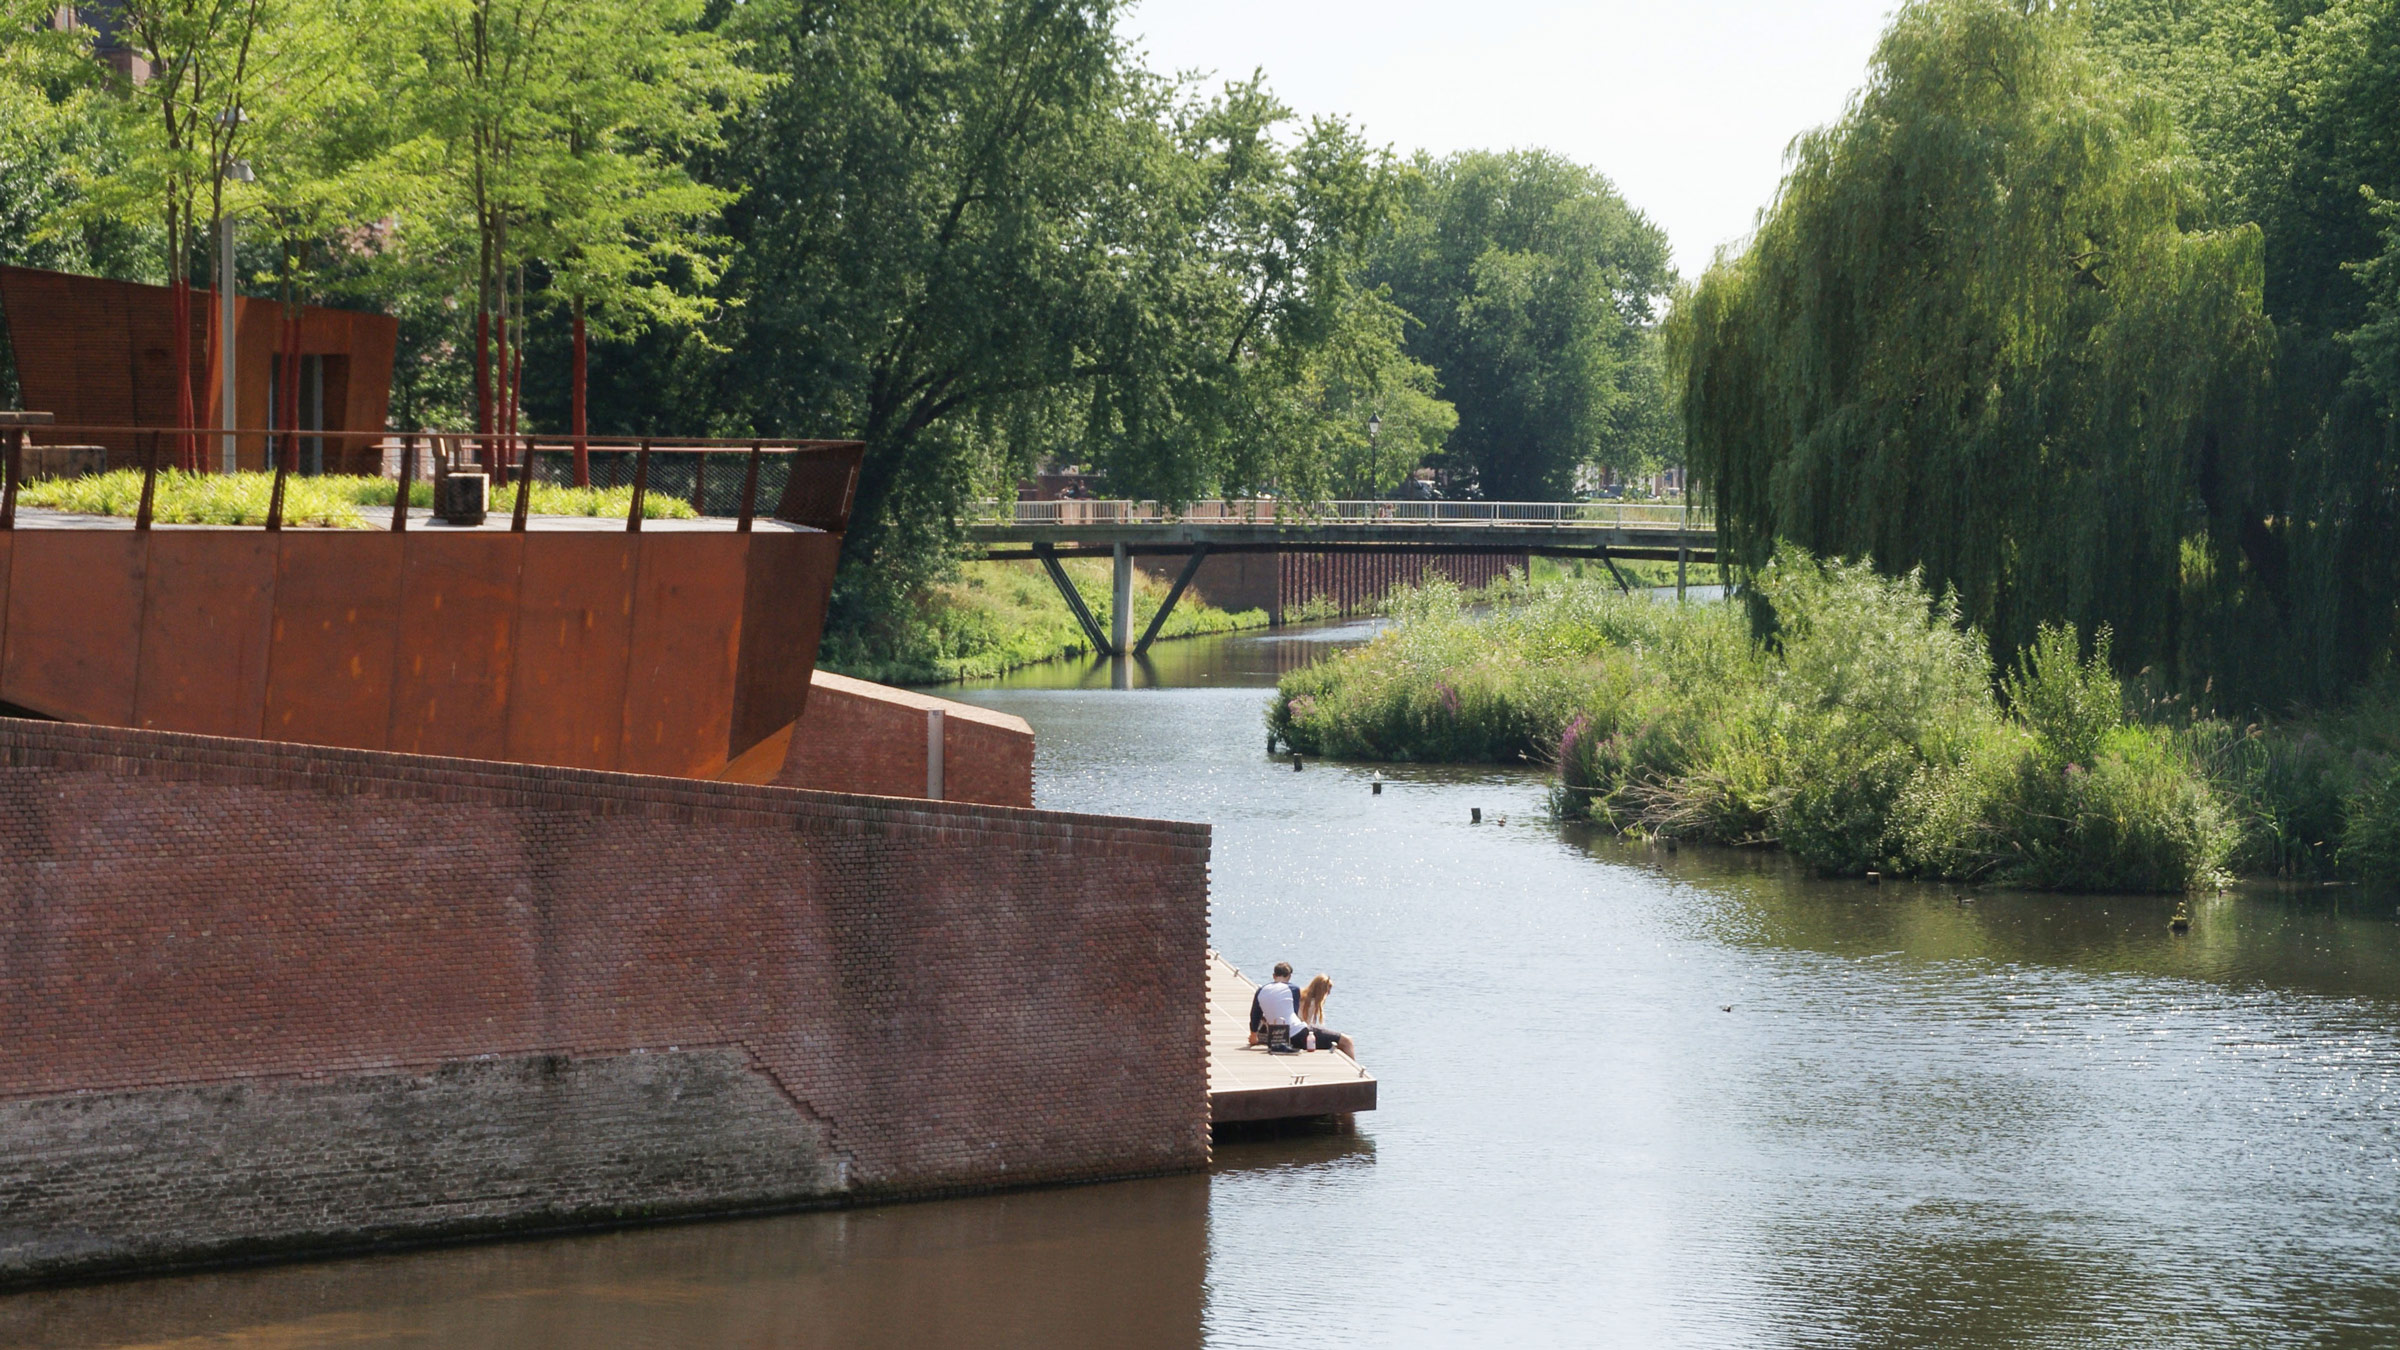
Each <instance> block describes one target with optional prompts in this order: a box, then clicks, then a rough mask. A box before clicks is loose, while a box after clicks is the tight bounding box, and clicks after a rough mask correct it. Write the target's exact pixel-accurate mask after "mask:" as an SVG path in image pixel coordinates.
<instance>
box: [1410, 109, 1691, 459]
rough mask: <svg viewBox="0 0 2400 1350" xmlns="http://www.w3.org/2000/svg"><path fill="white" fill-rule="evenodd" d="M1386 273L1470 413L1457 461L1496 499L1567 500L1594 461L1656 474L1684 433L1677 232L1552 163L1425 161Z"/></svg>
mask: <svg viewBox="0 0 2400 1350" xmlns="http://www.w3.org/2000/svg"><path fill="white" fill-rule="evenodd" d="M1373 275H1374V277H1375V279H1376V280H1378V281H1380V282H1382V283H1384V284H1385V285H1387V286H1388V287H1389V289H1390V294H1391V298H1392V300H1393V301H1394V302H1395V303H1396V304H1398V305H1399V306H1400V308H1401V309H1403V310H1405V311H1406V312H1407V313H1408V314H1409V315H1410V316H1412V317H1413V318H1414V319H1415V321H1416V325H1415V326H1414V327H1413V328H1412V330H1411V332H1410V334H1409V338H1408V351H1409V354H1410V355H1411V356H1413V357H1415V358H1416V359H1417V360H1419V361H1422V362H1424V363H1425V364H1427V365H1430V366H1432V367H1433V369H1434V371H1435V372H1436V375H1437V378H1438V382H1439V384H1438V387H1439V390H1440V392H1441V396H1442V397H1443V398H1445V399H1448V400H1449V401H1450V402H1451V403H1452V404H1454V405H1455V406H1456V407H1457V410H1458V430H1457V433H1456V434H1455V435H1453V436H1452V437H1451V438H1450V441H1449V448H1448V451H1447V459H1448V461H1449V462H1450V463H1451V464H1452V465H1453V466H1454V473H1455V475H1456V478H1457V480H1459V481H1463V482H1464V483H1466V484H1468V485H1470V486H1471V488H1472V489H1473V490H1475V491H1477V492H1479V493H1480V494H1481V495H1483V496H1485V497H1491V498H1498V499H1516V500H1533V499H1539V500H1556V499H1558V498H1560V497H1563V496H1566V495H1568V494H1569V493H1570V492H1571V491H1572V489H1573V487H1574V479H1575V471H1576V469H1578V468H1579V467H1581V466H1583V465H1586V464H1597V465H1607V466H1610V467H1613V468H1617V469H1620V470H1635V469H1640V468H1645V467H1649V466H1650V465H1651V464H1652V463H1654V462H1655V461H1654V458H1653V457H1654V456H1657V455H1659V454H1660V453H1661V452H1662V450H1664V449H1665V448H1666V447H1665V446H1664V445H1662V440H1663V438H1662V437H1661V435H1660V434H1659V431H1660V429H1661V428H1662V427H1663V426H1667V425H1671V416H1672V415H1671V413H1669V412H1668V411H1667V410H1666V409H1665V408H1664V407H1663V406H1662V404H1663V402H1664V394H1663V386H1662V384H1661V383H1660V381H1659V379H1658V358H1657V354H1656V348H1655V342H1656V337H1655V327H1656V321H1657V318H1658V314H1659V311H1660V308H1661V306H1662V302H1663V301H1664V299H1665V298H1666V292H1667V290H1668V288H1669V286H1670V285H1671V284H1672V283H1673V273H1672V271H1671V269H1670V267H1669V264H1668V253H1667V240H1666V235H1665V233H1664V232H1663V231H1661V230H1660V229H1659V228H1658V227H1657V226H1656V225H1654V224H1652V223H1651V222H1650V221H1649V220H1648V219H1646V218H1645V217H1643V216H1642V214H1641V213H1640V212H1638V211H1635V210H1634V209H1633V208H1632V207H1630V206H1628V205H1627V204H1626V203H1625V200H1624V199H1623V198H1622V197H1620V196H1618V195H1617V192H1616V189H1615V188H1613V187H1611V186H1610V185H1609V182H1608V180H1607V179H1605V178H1603V177H1601V176H1600V175H1599V174H1597V173H1595V172H1593V171H1592V170H1590V169H1587V168H1584V167H1582V166H1581V165H1578V164H1574V163H1571V162H1569V161H1567V160H1564V159H1561V158H1559V157H1558V156H1556V155H1552V154H1548V153H1546V152H1543V151H1512V152H1509V153H1506V154H1490V153H1474V154H1461V155H1453V156H1451V157H1449V158H1447V159H1440V160H1435V159H1420V160H1419V162H1418V164H1417V174H1416V190H1415V192H1414V194H1413V197H1412V200H1411V202H1410V204H1409V207H1408V209H1407V211H1406V212H1405V214H1404V215H1403V216H1402V218H1401V220H1400V223H1399V225H1398V227H1397V228H1396V229H1395V230H1394V231H1393V233H1392V235H1391V237H1390V238H1389V239H1388V241H1386V242H1385V243H1384V244H1383V245H1382V247H1381V249H1380V250H1379V253H1378V256H1377V258H1376V262H1375V266H1374V273H1373Z"/></svg>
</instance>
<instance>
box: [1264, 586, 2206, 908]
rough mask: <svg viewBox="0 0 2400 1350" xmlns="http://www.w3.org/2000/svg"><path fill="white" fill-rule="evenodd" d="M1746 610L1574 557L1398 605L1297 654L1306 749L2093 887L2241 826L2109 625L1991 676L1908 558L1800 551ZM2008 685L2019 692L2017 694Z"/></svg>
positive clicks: (2131, 876) (2180, 871)
mask: <svg viewBox="0 0 2400 1350" xmlns="http://www.w3.org/2000/svg"><path fill="white" fill-rule="evenodd" d="M1750 593H1751V597H1752V600H1751V605H1750V608H1751V612H1752V613H1753V614H1754V615H1755V616H1756V619H1757V630H1756V631H1758V632H1759V633H1760V634H1762V635H1761V636H1758V637H1753V628H1752V626H1751V624H1750V623H1747V622H1745V621H1744V618H1743V615H1742V612H1741V611H1740V610H1739V609H1737V608H1736V607H1734V606H1730V605H1722V604H1708V605H1676V604H1671V603H1665V602H1662V601H1657V600H1652V599H1649V598H1647V597H1631V598H1629V597H1624V596H1621V595H1618V594H1616V593H1614V592H1613V591H1611V590H1609V589H1607V588H1606V587H1605V586H1604V585H1603V584H1599V583H1594V582H1589V581H1580V582H1579V581H1575V580H1572V579H1564V580H1559V581H1552V582H1543V583H1538V584H1527V583H1523V582H1516V583H1511V584H1510V585H1507V586H1504V587H1499V588H1495V589H1494V590H1492V591H1490V592H1487V593H1486V595H1485V596H1484V599H1485V600H1487V601H1488V602H1489V604H1490V605H1491V610H1490V612H1489V613H1488V614H1484V615H1480V616H1479V615H1478V614H1477V613H1475V612H1474V611H1473V610H1472V609H1470V607H1469V605H1468V604H1467V597H1466V596H1464V595H1462V594H1461V593H1460V592H1459V591H1458V590H1457V589H1456V588H1455V587H1446V586H1428V587H1426V588H1424V589H1423V590H1421V591H1418V592H1416V593H1415V594H1413V595H1411V596H1407V597H1404V598H1398V599H1396V600H1395V602H1394V605H1393V612H1394V613H1395V615H1396V616H1397V622H1396V623H1395V625H1394V627H1393V628H1392V629H1390V630H1389V631H1387V632H1386V633H1384V634H1383V635H1382V636H1380V637H1378V638H1377V639H1376V640H1375V641H1374V642H1371V643H1369V644H1367V645H1366V646H1364V647H1361V648H1359V649H1357V650H1355V651H1352V652H1349V653H1346V654H1344V655H1342V656H1338V657H1336V658H1334V659H1332V660H1328V661H1325V662H1322V663H1319V664H1318V665H1315V666H1312V667H1309V668H1307V669H1304V670H1301V671H1296V672H1294V673H1293V674H1291V675H1289V676H1287V677H1286V678H1285V679H1284V681H1283V685H1282V689H1281V691H1280V693H1279V695H1278V697H1277V699H1276V700H1275V703H1274V705H1273V707H1272V708H1271V710H1270V712H1269V724H1270V726H1271V727H1272V728H1273V730H1274V734H1275V735H1276V736H1277V737H1278V738H1279V739H1281V740H1282V741H1284V742H1286V743H1288V744H1291V745H1292V746H1293V747H1294V748H1297V749H1305V750H1313V751H1316V752H1318V753H1323V754H1332V755H1346V756H1353V757H1364V758H1386V759H1411V758H1414V759H1483V760H1492V759H1506V758H1513V757H1515V756H1517V755H1519V754H1524V755H1527V756H1533V755H1547V756H1550V757H1554V758H1555V761H1556V764H1557V770H1558V777H1557V786H1556V789H1555V791H1554V793H1553V803H1554V806H1555V809H1557V810H1558V811H1559V812H1560V813H1561V814H1563V815H1570V816H1582V817H1589V818H1591V819H1593V820H1597V821H1601V822H1603V823H1606V824H1609V825H1612V826H1615V827H1616V828H1618V829H1623V830H1644V831H1652V832H1663V833H1668V834H1674V835H1679V836H1684V837H1689V838H1697V839H1706V840H1716V841H1719V842H1725V843H1741V844H1780V845H1781V846H1782V847H1784V848H1786V849H1789V850H1790V851H1791V852H1792V853H1793V854H1794V855H1795V856H1797V857H1799V858H1801V859H1802V860H1804V861H1806V862H1807V863H1808V864H1809V865H1811V866H1812V867H1815V868H1817V869H1818V870H1820V871H1824V872H1828V873H1837V874H1856V873H1861V872H1866V871H1883V872H1890V873H1893V874H1900V875H1909V874H1914V875H1925V876H1940V877H1950V878H1959V879H1968V880H1974V879H1993V880H2001V881H2006V882H2008V883H2010V884H2015V885H2023V886H2038V887H2055V888H2062V889H2087V890H2182V889H2187V888H2190V887H2193V886H2200V885H2206V884H2209V883H2211V882H2213V881H2214V880H2215V879H2216V878H2217V876H2218V875H2219V873H2220V871H2221V869H2222V867H2223V866H2224V863H2225V860H2226V857H2227V854H2228V851H2229V850H2230V848H2231V845H2232V840H2233V838H2234V834H2235V832H2234V831H2233V829H2232V828H2231V827H2230V825H2229V823H2228V820H2227V816H2226V813H2225V810H2224V808H2223V806H2222V805H2221V804H2220V802H2219V801H2218V799H2217V796H2216V794H2215V792H2214V791H2213V790H2212V789H2211V788H2210V786H2209V784H2208V782H2207V780H2206V779H2205V778H2204V777H2203V776H2202V775H2201V774H2200V773H2199V771H2198V769H2197V768H2196V766H2195V764H2194V762H2193V760H2192V759H2191V757H2190V756H2189V755H2188V754H2187V753H2186V752H2185V748H2184V746H2183V744H2182V742H2181V741H2179V740H2178V739H2177V737H2176V736H2175V735H2174V734H2172V733H2170V732H2169V731H2167V730H2166V729H2163V728H2159V727H2152V726H2145V725H2136V724H2129V723H2128V722H2127V720H2126V716H2125V701H2124V695H2123V690H2122V688H2121V686H2120V685H2119V683H2118V681H2117V679H2116V677H2115V675H2114V674H2113V673H2111V671H2110V669H2109V666H2108V635H2107V633H2106V632H2105V631H2103V632H2101V633H2100V634H2098V635H2096V638H2095V641H2094V643H2093V650H2092V652H2091V654H2090V655H2089V656H2088V657H2086V656H2085V655H2084V654H2083V652H2082V649H2081V648H2082V644H2081V643H2080V642H2079V641H2078V639H2077V637H2076V635H2075V634H2074V632H2072V631H2071V630H2068V629H2063V628H2051V629H2044V630H2042V631H2041V633H2040V634H2039V635H2038V638H2037V641H2036V642H2035V643H2034V645H2033V646H2032V647H2031V648H2029V649H2028V650H2027V651H2026V652H2025V653H2023V654H2022V655H2021V656H2020V658H2019V659H2018V660H2017V661H2016V662H2015V663H2014V664H2013V665H2012V667H2011V669H2010V670H2009V672H2008V674H2007V675H2006V676H2005V677H2003V678H2002V679H2001V681H2000V682H1999V689H1998V691H1997V692H1998V694H1999V695H2000V696H2001V697H1998V698H1996V697H1995V692H1996V691H1995V689H1994V684H1993V680H1992V676H1991V667H1990V663H1989V660H1988V658H1987V657H1986V656H1985V654H1984V652H1985V648H1984V644H1983V641H1982V639H1981V637H1980V636H1978V635H1977V634H1976V633H1975V632H1973V631H1972V630H1971V629H1969V628H1967V627H1966V626H1964V625H1963V624H1961V623H1960V622H1959V619H1958V612H1957V609H1956V606H1955V605H1954V604H1953V603H1952V602H1951V600H1950V599H1949V598H1948V597H1941V598H1935V597H1932V596H1929V595H1927V594H1926V592H1925V589H1924V586H1923V583H1922V581H1921V580H1920V579H1919V578H1918V577H1916V576H1914V575H1911V576H1907V577H1900V578H1889V577H1883V576H1880V575H1878V574H1876V573H1875V572H1874V571H1873V570H1872V569H1871V568H1870V567H1869V566H1868V565H1867V564H1866V563H1864V562H1857V563H1849V562H1820V561H1818V560H1816V559H1813V558H1809V557H1807V556H1806V555H1804V554H1800V553H1796V552H1792V551H1786V552H1784V553H1781V554H1778V555H1777V557H1776V558H1775V560H1774V562H1773V563H1772V565H1770V566H1769V567H1767V568H1766V569H1764V570H1762V572H1761V573H1760V574H1759V575H1758V576H1757V577H1755V578H1754V579H1753V583H1752V586H1751V587H1750ZM2002 698H2004V699H2005V704H2003V702H2002V701H2001V699H2002Z"/></svg>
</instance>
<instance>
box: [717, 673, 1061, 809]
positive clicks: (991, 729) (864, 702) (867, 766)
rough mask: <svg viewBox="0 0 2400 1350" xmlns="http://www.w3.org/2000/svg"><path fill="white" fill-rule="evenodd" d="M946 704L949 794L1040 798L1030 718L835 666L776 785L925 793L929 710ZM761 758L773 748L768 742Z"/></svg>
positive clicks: (994, 800)
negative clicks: (842, 671)
mask: <svg viewBox="0 0 2400 1350" xmlns="http://www.w3.org/2000/svg"><path fill="white" fill-rule="evenodd" d="M935 708H939V709H941V710H942V796H943V799H944V800H947V801H954V802H980V803H983V804H984V805H987V806H1031V805H1033V728H1032V727H1030V726H1028V725H1026V723H1025V719H1024V718H1021V717H1011V716H1009V715H1008V714H1007V713H999V712H993V711H992V710H991V709H989V708H978V707H976V706H974V705H973V704H971V703H956V702H953V701H951V700H949V699H942V698H934V697H932V696H930V695H926V694H918V693H912V692H911V691H909V690H906V689H894V688H892V687H891V686H889V685H882V684H870V683H869V682H867V681H865V680H853V679H850V678H848V677H847V676H842V675H835V674H832V673H830V672H827V671H822V670H820V671H817V672H816V673H815V675H814V677H813V678H812V679H811V680H810V682H809V687H808V710H807V711H806V712H805V713H803V714H802V715H801V718H800V721H799V723H798V724H797V725H796V726H795V727H794V728H793V729H792V732H791V734H790V738H789V741H788V747H789V748H788V750H786V751H785V752H784V753H783V755H782V756H781V757H780V758H781V767H780V769H778V770H777V771H776V772H775V773H774V775H773V777H772V780H771V781H773V782H776V783H781V784H783V785H785V786H787V787H802V788H814V789H817V790H819V791H824V792H865V793H873V794H876V795H878V796H889V797H922V796H924V795H925V782H926V777H925V751H926V745H927V741H926V714H927V713H928V712H930V711H931V710H932V709H935ZM759 753H760V755H761V756H768V755H772V754H773V753H774V752H773V747H772V746H771V745H768V744H765V743H762V744H761V745H760V746H759Z"/></svg>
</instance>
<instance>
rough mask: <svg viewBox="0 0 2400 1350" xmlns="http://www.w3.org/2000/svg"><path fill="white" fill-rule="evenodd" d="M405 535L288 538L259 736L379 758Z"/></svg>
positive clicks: (312, 533)
mask: <svg viewBox="0 0 2400 1350" xmlns="http://www.w3.org/2000/svg"><path fill="white" fill-rule="evenodd" d="M408 537H409V536H407V535H401V534H386V533H381V532H373V533H370V532H367V531H358V530H285V531H283V532H282V533H281V538H282V550H281V552H282V557H281V559H280V564H279V568H278V571H277V575H276V582H275V635H274V647H273V650H272V652H271V653H270V654H269V656H268V658H267V715H266V732H265V734H266V737H267V739H269V740H277V741H302V742H305V743H307V744H310V745H345V746H350V747H352V748H354V749H359V750H381V749H383V748H384V739H385V736H386V733H387V731H388V729H389V727H390V725H391V714H392V704H391V692H392V653H393V647H394V635H395V634H396V632H397V631H398V628H399V618H400V576H401V571H400V562H401V556H402V554H401V546H402V544H403V543H405V542H406V541H407V539H408Z"/></svg>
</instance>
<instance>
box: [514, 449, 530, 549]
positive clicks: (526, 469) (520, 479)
mask: <svg viewBox="0 0 2400 1350" xmlns="http://www.w3.org/2000/svg"><path fill="white" fill-rule="evenodd" d="M532 499H533V438H532V437H531V436H520V437H518V438H517V509H516V510H515V511H513V512H511V513H509V518H508V529H509V533H511V534H523V533H525V511H526V506H527V503H529V502H530V501H532Z"/></svg>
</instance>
